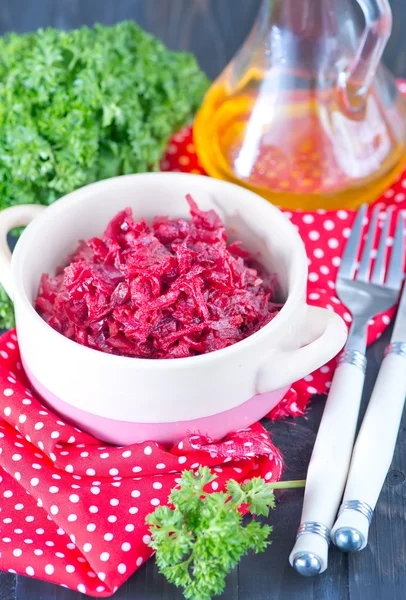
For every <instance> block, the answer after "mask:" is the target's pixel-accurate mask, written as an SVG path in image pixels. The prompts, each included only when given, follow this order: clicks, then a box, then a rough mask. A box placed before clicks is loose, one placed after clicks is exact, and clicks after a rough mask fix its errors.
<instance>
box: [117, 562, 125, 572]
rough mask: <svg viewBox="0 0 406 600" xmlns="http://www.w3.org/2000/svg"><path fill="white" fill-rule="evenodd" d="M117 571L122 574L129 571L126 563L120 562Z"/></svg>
mask: <svg viewBox="0 0 406 600" xmlns="http://www.w3.org/2000/svg"><path fill="white" fill-rule="evenodd" d="M117 571H118V572H119V573H121V575H124V573H125V572H126V571H127V567H126V566H125V564H124V563H120V564H119V565H118V567H117Z"/></svg>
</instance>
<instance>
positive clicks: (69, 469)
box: [65, 465, 73, 473]
mask: <svg viewBox="0 0 406 600" xmlns="http://www.w3.org/2000/svg"><path fill="white" fill-rule="evenodd" d="M65 471H66V472H67V473H73V466H72V465H66V467H65Z"/></svg>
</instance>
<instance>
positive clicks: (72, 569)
mask: <svg viewBox="0 0 406 600" xmlns="http://www.w3.org/2000/svg"><path fill="white" fill-rule="evenodd" d="M65 569H66V572H67V573H74V572H75V567H74V566H73V565H66V567H65Z"/></svg>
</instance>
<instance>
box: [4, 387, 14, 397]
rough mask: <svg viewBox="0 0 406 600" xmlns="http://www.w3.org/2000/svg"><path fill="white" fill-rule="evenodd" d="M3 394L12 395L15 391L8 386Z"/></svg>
mask: <svg viewBox="0 0 406 600" xmlns="http://www.w3.org/2000/svg"><path fill="white" fill-rule="evenodd" d="M3 394H4V395H5V396H12V395H13V394H14V391H13V390H12V389H11V388H6V389H5V390H4V391H3Z"/></svg>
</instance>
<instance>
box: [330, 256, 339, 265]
mask: <svg viewBox="0 0 406 600" xmlns="http://www.w3.org/2000/svg"><path fill="white" fill-rule="evenodd" d="M331 262H332V263H333V265H334V266H335V267H339V266H340V263H341V258H340V257H339V256H334V257H333V258H332V259H331Z"/></svg>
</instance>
